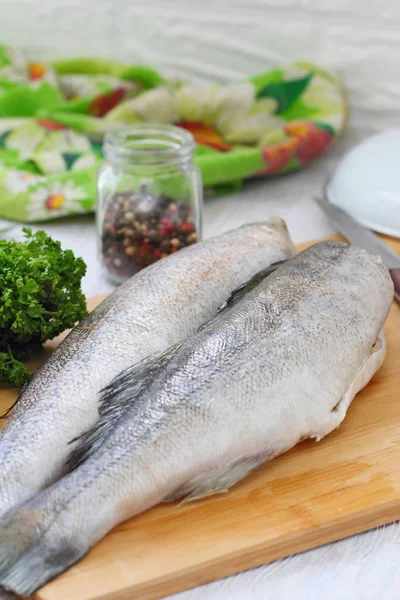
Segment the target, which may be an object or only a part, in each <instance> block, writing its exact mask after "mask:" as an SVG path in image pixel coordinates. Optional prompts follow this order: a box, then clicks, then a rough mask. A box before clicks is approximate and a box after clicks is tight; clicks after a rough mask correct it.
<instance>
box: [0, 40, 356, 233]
mask: <svg viewBox="0 0 400 600" xmlns="http://www.w3.org/2000/svg"><path fill="white" fill-rule="evenodd" d="M346 116H347V104H346V99H345V95H344V91H343V87H342V85H341V83H340V82H339V81H338V80H337V79H336V78H335V77H333V76H332V75H330V74H328V73H326V72H325V71H323V70H321V69H319V68H317V67H315V66H314V65H311V64H308V63H295V64H293V65H289V66H286V67H282V68H279V69H274V70H273V71H269V72H267V73H263V74H261V75H259V76H255V77H252V78H250V79H248V80H247V81H241V82H237V83H232V84H227V85H216V84H203V85H192V84H190V83H188V82H186V81H184V80H179V79H175V80H171V79H168V78H165V77H163V76H162V75H160V74H159V73H157V71H155V70H154V69H151V68H149V67H143V66H131V67H129V66H126V65H121V64H118V63H113V62H109V61H98V60H86V59H75V60H65V61H59V62H56V63H53V64H52V65H45V64H42V63H38V62H35V63H29V62H27V61H24V59H23V58H22V57H21V56H20V55H17V54H16V53H15V52H12V51H10V50H9V49H7V48H5V47H0V127H1V130H0V217H4V218H9V219H14V220H18V221H32V222H33V221H42V220H46V219H52V218H55V217H59V216H65V215H70V214H79V213H85V212H90V211H92V210H93V209H94V207H95V201H96V174H97V170H98V167H99V165H100V164H101V162H102V160H103V157H102V150H101V144H102V138H103V136H104V134H105V133H106V132H107V131H109V130H111V129H115V128H116V127H123V126H124V125H125V124H132V123H139V122H154V123H171V124H172V123H173V124H175V125H179V126H180V127H183V128H185V129H187V130H188V131H190V132H191V133H192V134H193V136H194V138H195V140H196V142H197V149H196V155H195V162H196V163H197V165H198V167H199V168H200V170H201V173H202V177H203V184H204V186H205V187H206V188H208V189H212V190H213V191H214V192H217V191H218V190H221V189H226V187H227V186H230V188H231V189H234V188H235V186H238V185H239V183H240V181H242V180H243V179H245V178H249V177H255V176H268V175H273V174H283V173H286V172H288V171H292V170H294V169H298V168H300V167H302V166H303V165H306V164H308V163H309V162H310V161H312V160H313V159H314V158H316V157H317V156H318V155H319V154H321V153H322V152H323V151H324V150H325V148H327V147H328V146H329V145H330V143H331V142H332V141H333V140H334V139H335V137H336V136H337V135H338V134H339V133H340V132H341V131H342V129H343V127H344V124H345V121H346ZM1 117H2V118H3V119H6V118H10V117H25V120H23V121H22V123H21V124H19V125H18V126H17V127H15V126H13V127H8V126H7V124H8V121H6V120H3V127H2V119H1ZM1 131H2V132H1Z"/></svg>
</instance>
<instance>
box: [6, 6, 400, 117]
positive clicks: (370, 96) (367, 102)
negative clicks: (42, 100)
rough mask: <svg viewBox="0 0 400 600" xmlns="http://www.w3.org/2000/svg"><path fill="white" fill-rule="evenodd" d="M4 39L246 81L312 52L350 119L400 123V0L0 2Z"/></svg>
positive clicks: (44, 53) (38, 51)
mask: <svg viewBox="0 0 400 600" xmlns="http://www.w3.org/2000/svg"><path fill="white" fill-rule="evenodd" d="M0 9H1V19H0V40H2V41H5V42H7V43H9V44H14V45H17V46H19V47H21V48H24V49H26V50H27V51H28V52H30V54H31V55H32V56H38V57H40V58H46V57H49V56H50V57H55V56H58V57H60V56H65V55H92V56H99V57H102V56H105V57H111V58H115V59H119V60H124V61H140V62H147V63H150V64H154V65H157V66H159V67H161V68H164V69H165V68H167V69H183V70H185V71H186V72H187V74H188V75H190V76H192V77H195V78H201V77H204V76H206V77H215V78H218V79H232V78H240V77H242V76H243V75H248V74H251V73H256V72H259V71H262V70H264V69H268V68H270V67H272V66H275V65H276V64H277V63H279V62H280V61H281V60H292V59H296V58H304V59H308V60H315V61H316V62H319V63H321V64H324V65H326V66H328V67H335V68H337V70H338V71H339V73H340V75H341V76H342V77H343V79H344V81H345V84H346V87H347V88H348V90H349V92H350V103H351V108H352V113H351V120H352V124H353V125H355V126H356V127H357V129H360V128H361V127H363V126H364V125H366V126H368V128H369V129H371V128H372V129H379V128H380V127H390V126H393V125H397V126H400V108H399V107H400V1H399V0H376V1H375V2H372V1H371V2H370V1H369V0H141V1H138V0H0Z"/></svg>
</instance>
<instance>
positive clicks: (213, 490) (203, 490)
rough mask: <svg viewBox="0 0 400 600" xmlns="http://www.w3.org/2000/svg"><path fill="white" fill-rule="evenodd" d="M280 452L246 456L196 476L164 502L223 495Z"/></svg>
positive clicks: (184, 501) (189, 500)
mask: <svg viewBox="0 0 400 600" xmlns="http://www.w3.org/2000/svg"><path fill="white" fill-rule="evenodd" d="M277 454H279V452H276V451H274V452H271V451H269V452H266V453H261V454H256V455H255V456H246V457H244V458H241V459H239V460H237V461H235V462H233V463H229V464H228V465H223V466H222V467H219V468H218V469H215V470H214V471H211V472H210V473H206V474H203V475H196V477H194V478H193V479H192V480H190V481H188V482H187V483H185V484H184V485H183V486H181V487H180V488H178V489H177V490H175V491H174V492H173V493H172V494H169V495H168V496H167V497H166V498H165V499H164V502H172V501H173V500H178V499H179V498H182V500H181V504H182V503H186V502H191V501H193V500H200V499H201V498H206V497H208V496H213V495H214V494H223V493H224V492H227V491H228V490H229V488H231V487H232V486H233V485H235V484H236V483H238V482H239V481H241V480H242V479H244V478H245V477H247V475H249V473H251V472H252V471H254V470H255V469H257V468H258V467H259V466H260V465H262V464H263V463H265V462H267V461H269V460H271V459H272V458H274V457H275V456H276V455H277Z"/></svg>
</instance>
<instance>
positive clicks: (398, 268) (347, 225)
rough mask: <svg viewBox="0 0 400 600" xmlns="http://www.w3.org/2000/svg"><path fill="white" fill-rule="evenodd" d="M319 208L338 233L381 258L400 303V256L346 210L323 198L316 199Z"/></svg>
mask: <svg viewBox="0 0 400 600" xmlns="http://www.w3.org/2000/svg"><path fill="white" fill-rule="evenodd" d="M315 200H316V202H318V204H319V206H320V207H321V208H322V210H323V211H324V212H325V214H327V215H328V217H329V219H330V220H331V221H332V223H334V225H335V226H336V227H337V229H338V231H339V232H340V233H341V234H342V235H343V236H344V237H345V238H346V239H348V240H349V242H351V243H352V244H355V245H356V246H360V247H361V248H365V250H368V252H370V253H371V254H377V255H378V256H380V257H381V258H382V260H383V262H384V264H385V266H386V267H387V268H388V269H389V273H390V276H391V278H392V281H393V285H394V290H395V292H394V295H395V298H396V300H397V301H398V302H399V303H400V256H399V255H398V254H396V252H394V251H393V250H392V249H391V248H389V246H387V245H386V244H385V243H384V242H382V240H381V239H380V238H378V236H376V235H375V234H374V233H372V231H370V230H369V229H366V228H365V227H363V226H362V225H360V223H358V222H357V221H356V220H355V219H353V217H351V216H350V215H349V214H347V213H346V212H345V211H344V210H342V209H341V208H339V207H338V206H335V205H334V204H332V203H331V202H328V201H327V200H323V199H322V198H315Z"/></svg>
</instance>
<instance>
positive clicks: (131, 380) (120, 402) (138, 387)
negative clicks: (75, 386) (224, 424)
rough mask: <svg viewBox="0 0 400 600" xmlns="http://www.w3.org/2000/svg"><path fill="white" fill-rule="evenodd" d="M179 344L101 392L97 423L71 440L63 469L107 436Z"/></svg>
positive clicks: (80, 459)
mask: <svg viewBox="0 0 400 600" xmlns="http://www.w3.org/2000/svg"><path fill="white" fill-rule="evenodd" d="M181 346H182V344H181V343H180V344H175V345H174V346H171V347H170V348H168V349H167V350H163V351H162V352H156V353H154V354H151V355H150V356H148V357H147V358H145V359H143V360H142V361H140V362H138V363H135V364H134V365H132V366H131V367H128V368H127V369H125V370H124V371H122V372H121V373H120V374H119V375H117V376H116V377H115V378H114V379H113V380H112V381H111V383H110V384H109V385H107V386H106V387H105V388H104V389H103V390H101V392H100V406H99V414H100V418H99V420H98V421H97V422H96V423H95V424H94V425H93V426H92V427H91V428H90V429H88V430H87V431H86V432H84V433H83V434H82V435H80V436H79V437H77V438H74V439H73V440H71V442H70V443H71V444H72V443H74V442H78V445H77V447H76V448H75V449H74V450H73V451H72V452H71V454H70V456H69V458H68V460H67V462H66V466H67V468H68V469H69V470H73V469H75V468H76V467H77V466H79V465H80V464H81V463H83V462H84V461H85V460H86V459H87V458H89V456H90V455H91V454H93V452H95V450H96V449H97V448H98V447H99V446H101V444H102V443H103V442H104V440H105V439H106V438H107V437H108V435H109V433H110V432H111V430H112V429H113V427H114V425H115V424H116V422H117V421H118V420H119V418H120V417H121V415H122V414H123V412H124V410H125V409H126V408H127V406H128V405H130V404H131V403H132V402H134V401H135V400H136V399H137V398H138V397H139V396H140V394H141V393H142V391H144V390H145V389H147V387H148V386H149V384H150V383H151V381H152V380H153V379H154V378H155V377H156V376H157V374H158V373H159V371H160V370H161V369H162V368H163V367H164V366H165V365H166V364H167V363H168V362H169V361H170V360H171V358H172V357H173V356H174V355H175V354H176V352H177V351H178V350H179V348H180V347H181Z"/></svg>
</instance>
